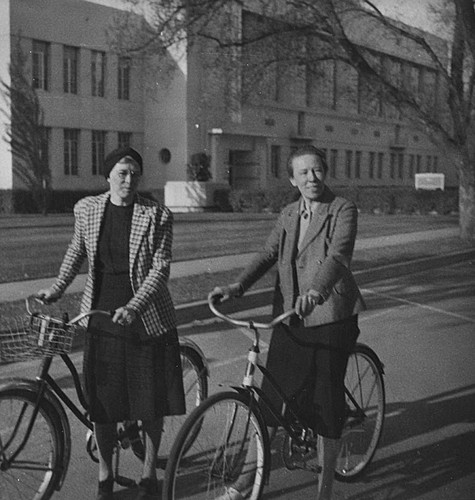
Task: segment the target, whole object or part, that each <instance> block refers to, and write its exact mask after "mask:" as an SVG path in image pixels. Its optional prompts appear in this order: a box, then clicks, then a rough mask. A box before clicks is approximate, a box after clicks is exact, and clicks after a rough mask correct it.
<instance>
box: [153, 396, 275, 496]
mask: <svg viewBox="0 0 475 500" xmlns="http://www.w3.org/2000/svg"><path fill="white" fill-rule="evenodd" d="M249 401H250V400H249V395H247V394H240V393H236V392H224V393H218V394H215V395H213V396H211V397H210V398H208V399H207V400H206V401H205V402H204V403H202V404H201V406H199V407H198V408H196V409H195V410H194V411H193V412H192V413H191V414H190V415H189V417H188V418H187V419H186V421H185V424H184V425H183V427H182V428H181V430H180V432H179V433H178V436H177V439H176V441H175V444H174V446H173V448H172V450H171V453H170V458H169V460H168V464H167V469H166V472H165V483H164V488H163V498H165V499H167V500H178V499H185V498H186V499H192V500H204V499H207V500H208V499H213V498H215V499H216V498H219V497H220V496H222V495H224V494H225V493H226V490H227V488H229V487H235V488H236V489H238V490H239V491H241V492H242V493H243V495H245V498H249V499H251V500H256V499H258V498H259V497H260V495H261V493H262V489H263V487H264V478H265V475H266V471H267V457H268V452H269V441H268V438H267V434H266V433H267V430H266V428H265V425H264V423H263V421H262V418H261V417H260V414H259V413H257V412H256V411H255V410H254V409H253V408H251V407H250V403H249ZM190 437H191V438H190Z"/></svg>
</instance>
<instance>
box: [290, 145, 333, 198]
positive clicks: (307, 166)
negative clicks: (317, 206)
mask: <svg viewBox="0 0 475 500" xmlns="http://www.w3.org/2000/svg"><path fill="white" fill-rule="evenodd" d="M292 168H293V176H292V177H291V178H290V182H291V183H292V185H293V186H295V187H297V188H298V189H299V191H300V193H301V194H302V196H303V197H304V198H305V199H306V200H307V201H316V200H318V199H319V198H320V196H321V195H322V194H323V191H324V190H325V177H326V172H325V168H324V167H323V164H322V161H321V160H320V158H319V157H318V156H315V155H311V154H306V155H302V156H297V157H296V158H294V159H293V161H292Z"/></svg>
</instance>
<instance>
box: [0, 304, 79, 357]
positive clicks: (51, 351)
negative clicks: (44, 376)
mask: <svg viewBox="0 0 475 500" xmlns="http://www.w3.org/2000/svg"><path fill="white" fill-rule="evenodd" d="M76 330H77V326H76V325H70V324H68V323H66V322H64V321H61V320H59V319H56V318H52V317H51V316H47V315H44V314H40V313H33V314H31V315H25V316H21V317H16V318H8V320H7V319H3V320H2V321H0V362H4V363H5V362H13V361H22V360H25V359H30V358H37V357H41V356H55V355H58V354H67V353H69V352H70V351H71V349H72V345H73V336H74V334H75V332H76Z"/></svg>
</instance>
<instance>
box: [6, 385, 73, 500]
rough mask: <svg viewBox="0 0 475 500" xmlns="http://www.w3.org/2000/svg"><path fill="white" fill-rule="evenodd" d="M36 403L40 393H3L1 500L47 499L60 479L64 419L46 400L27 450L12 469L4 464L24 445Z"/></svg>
mask: <svg viewBox="0 0 475 500" xmlns="http://www.w3.org/2000/svg"><path fill="white" fill-rule="evenodd" d="M36 400H37V394H36V393H35V392H32V391H30V390H27V389H23V388H19V387H10V388H7V389H4V390H2V391H0V491H1V492H2V498H12V499H13V498H14V499H15V500H48V499H49V498H51V496H52V495H53V493H54V491H55V489H56V488H57V486H58V484H59V482H60V480H61V474H62V467H63V462H64V460H63V458H64V446H63V438H62V425H61V419H60V417H59V415H58V414H57V412H56V410H55V408H54V407H53V406H52V405H51V403H49V402H48V401H47V400H46V399H44V398H43V399H42V400H41V402H40V405H39V412H38V415H37V417H36V421H35V423H34V426H33V428H32V430H31V434H30V437H29V439H28V441H27V442H26V444H25V447H24V448H23V450H22V451H21V452H20V454H19V455H18V456H17V457H16V459H15V460H14V462H13V463H12V464H11V465H10V466H6V462H4V460H5V458H6V459H7V460H8V458H9V457H12V455H13V454H14V453H15V451H16V450H17V448H18V446H19V444H20V443H21V441H22V438H23V436H24V433H25V431H26V429H27V427H28V423H29V421H30V417H31V414H32V412H33V410H34V408H35V406H36ZM2 462H3V463H2ZM4 495H5V497H4Z"/></svg>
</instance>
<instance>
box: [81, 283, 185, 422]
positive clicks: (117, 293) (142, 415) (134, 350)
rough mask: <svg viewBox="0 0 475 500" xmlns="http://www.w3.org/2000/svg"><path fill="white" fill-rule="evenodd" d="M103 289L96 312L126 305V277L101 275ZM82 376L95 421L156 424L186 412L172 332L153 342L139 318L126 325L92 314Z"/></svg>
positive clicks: (177, 353)
mask: <svg viewBox="0 0 475 500" xmlns="http://www.w3.org/2000/svg"><path fill="white" fill-rule="evenodd" d="M124 279H125V282H124ZM101 285H102V286H101V290H102V292H103V293H100V294H99V296H98V299H97V301H96V302H95V304H94V308H95V309H103V310H106V311H108V310H114V309H116V308H118V307H120V306H123V305H125V304H126V303H127V302H128V298H127V297H128V296H130V293H131V290H130V285H129V284H128V276H127V275H125V276H124V275H103V277H102V279H101ZM107 291H108V292H107ZM104 292H105V293H104ZM83 373H84V387H85V393H86V400H87V403H88V411H89V414H90V418H91V420H92V421H93V422H98V423H112V422H122V421H124V420H156V419H158V418H160V417H163V416H166V415H181V414H184V413H185V399H184V390H183V375H182V369H181V360H180V347H179V343H178V335H177V332H176V330H174V331H172V332H169V333H167V334H166V335H164V336H162V337H158V338H152V337H149V336H148V335H147V332H146V331H145V327H144V325H143V323H142V321H141V320H140V319H138V320H137V321H135V322H134V323H133V324H132V325H131V326H129V327H124V326H120V325H117V324H114V323H112V321H111V320H110V319H109V318H107V317H105V316H98V315H97V316H93V317H92V318H91V320H90V322H89V326H88V330H87V332H86V345H85V350H84V367H83Z"/></svg>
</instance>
